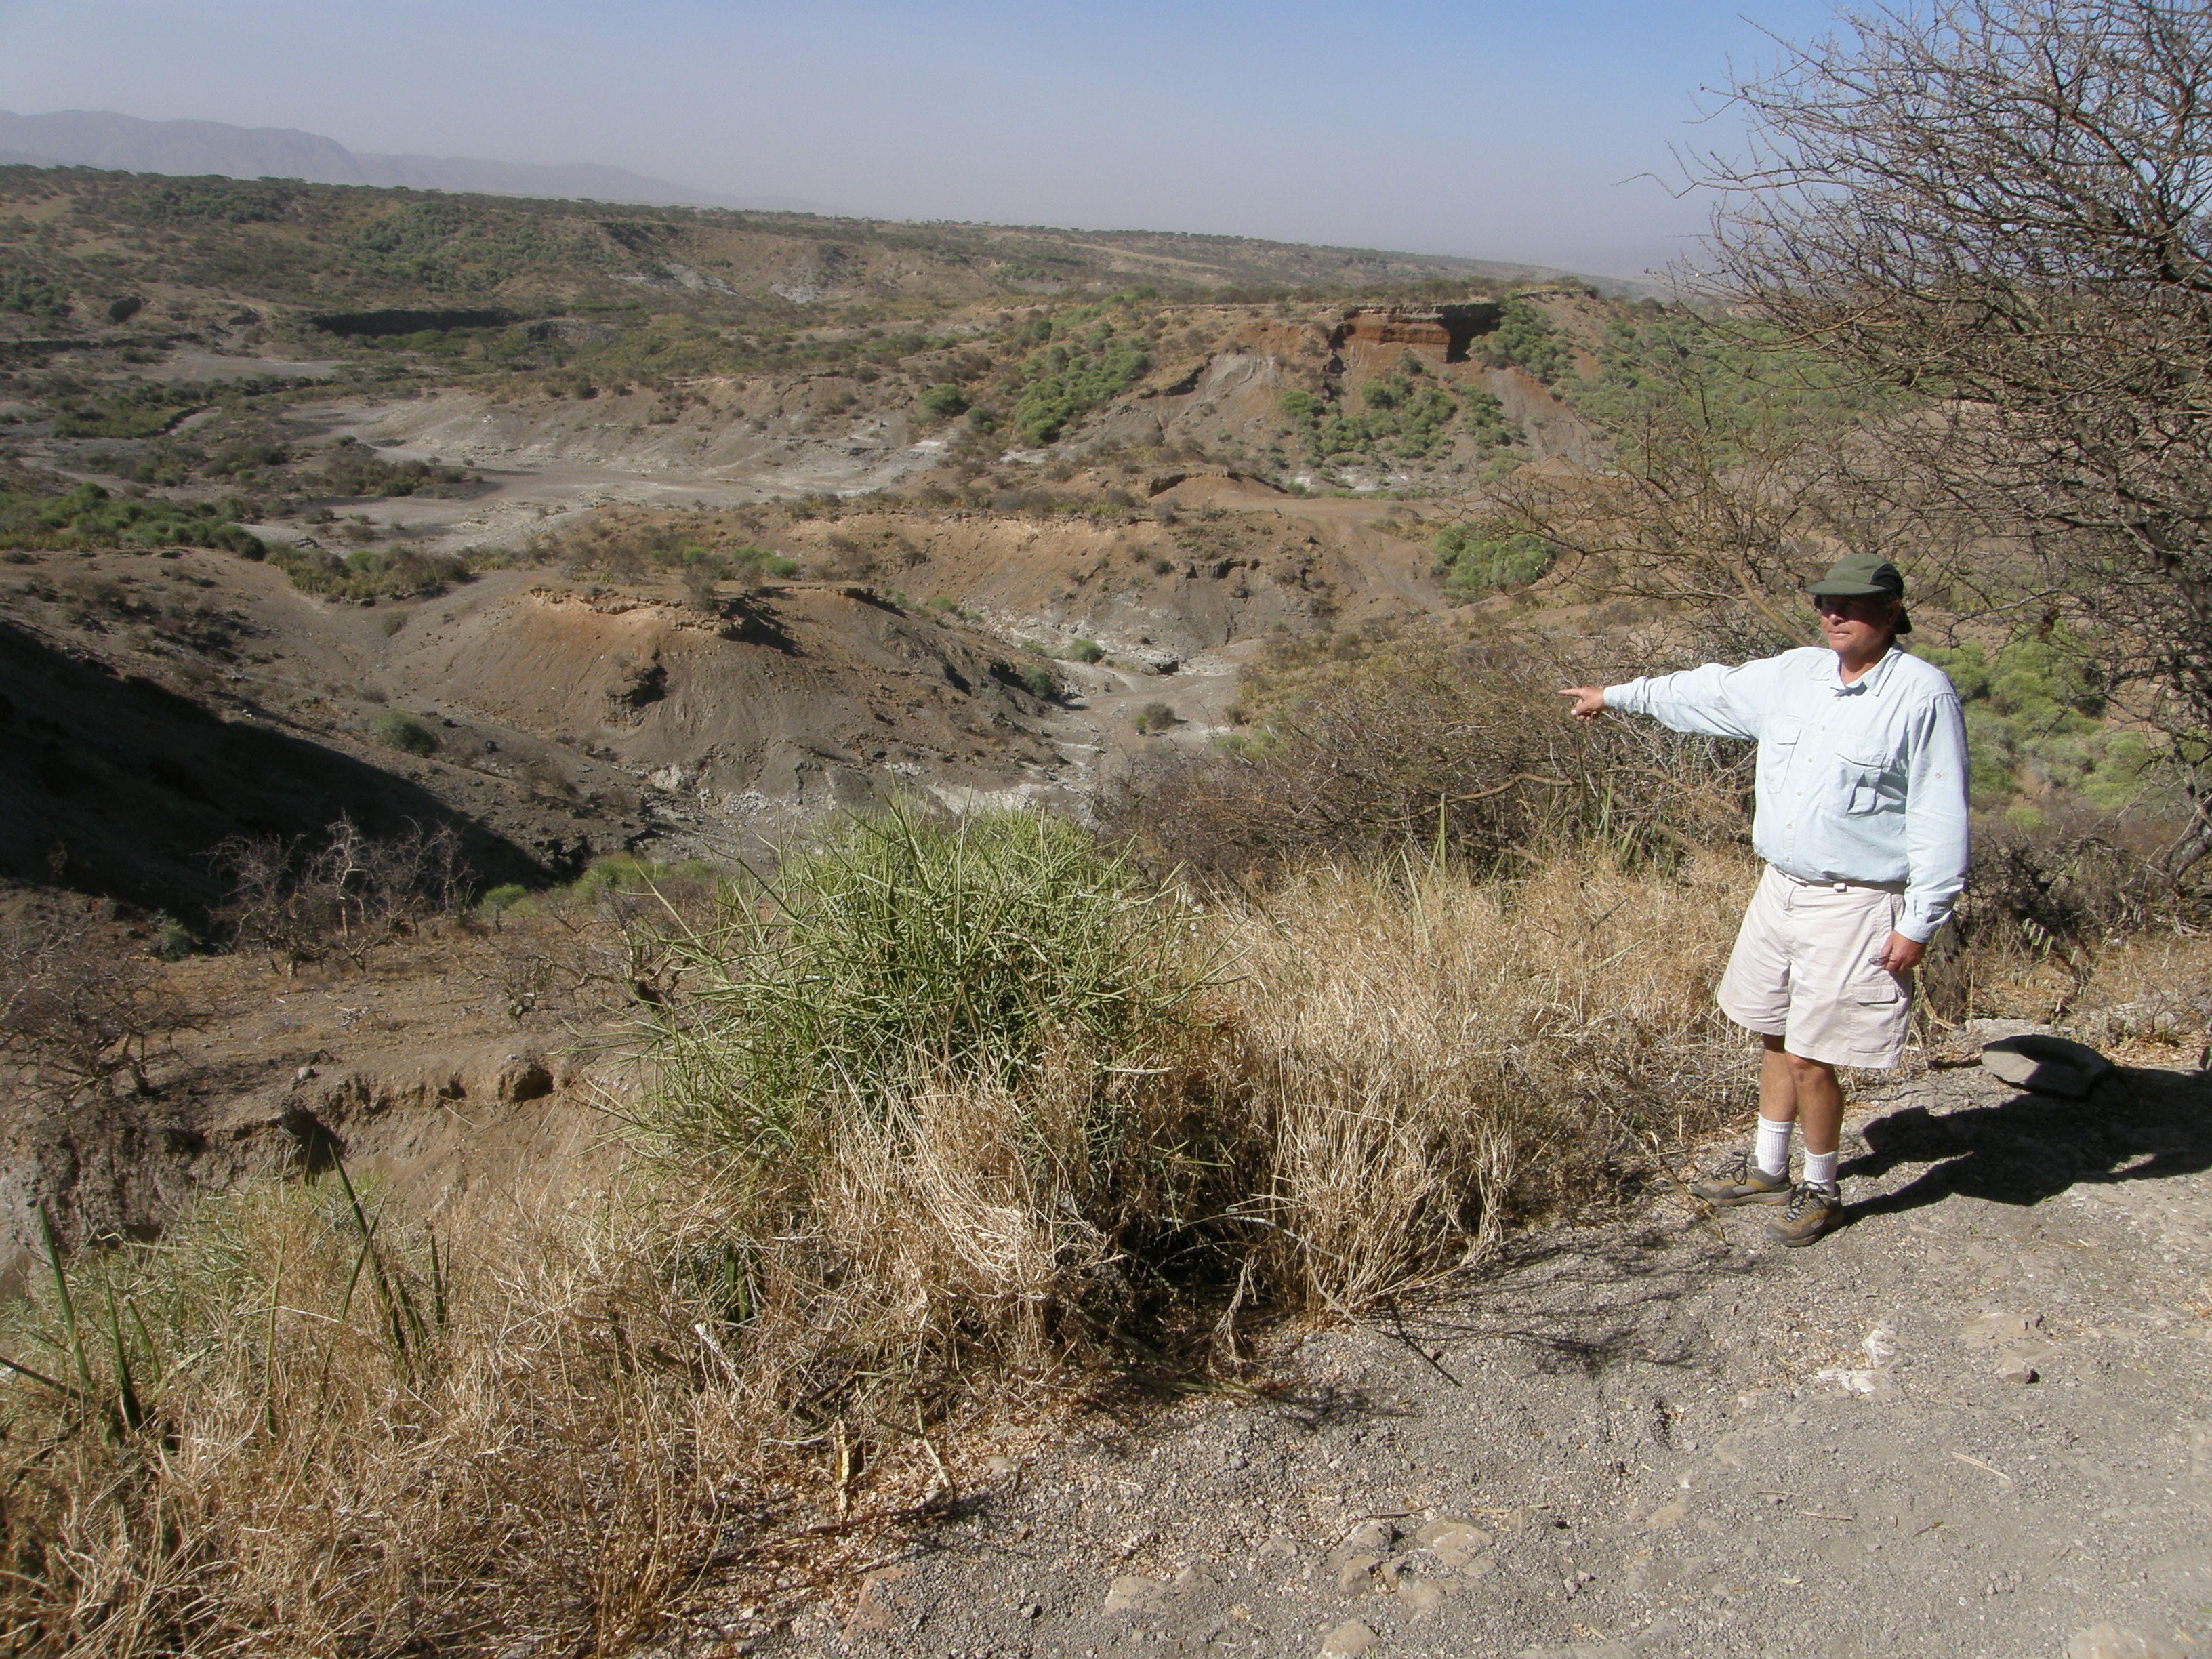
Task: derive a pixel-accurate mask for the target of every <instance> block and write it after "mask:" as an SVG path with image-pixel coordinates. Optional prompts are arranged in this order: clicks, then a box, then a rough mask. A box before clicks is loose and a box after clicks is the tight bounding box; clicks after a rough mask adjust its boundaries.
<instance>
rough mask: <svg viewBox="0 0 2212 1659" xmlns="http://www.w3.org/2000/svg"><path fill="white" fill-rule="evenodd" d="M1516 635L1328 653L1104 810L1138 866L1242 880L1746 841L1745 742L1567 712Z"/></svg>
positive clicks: (1151, 766)
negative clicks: (1270, 700) (1589, 840)
mask: <svg viewBox="0 0 2212 1659" xmlns="http://www.w3.org/2000/svg"><path fill="white" fill-rule="evenodd" d="M1559 684H1561V673H1560V669H1559V665H1558V663H1557V662H1556V661H1553V660H1547V659H1543V658H1541V657H1540V656H1539V655H1538V654H1537V653H1535V652H1534V649H1533V648H1532V647H1531V646H1530V645H1529V644H1528V642H1526V641H1519V640H1516V639H1514V638H1511V637H1508V636H1496V637H1491V636H1484V635H1474V636H1471V637H1468V638H1466V639H1461V640H1450V639H1447V638H1443V637H1438V636H1437V635H1431V634H1424V635H1419V636H1415V637H1410V638H1407V639H1403V640H1398V641H1391V642H1389V644H1388V645H1386V646H1384V647H1382V648H1378V649H1374V650H1370V651H1368V652H1366V653H1364V654H1362V655H1360V656H1358V658H1357V659H1354V660H1352V661H1349V662H1340V663H1326V664H1322V665H1316V667H1315V668H1314V669H1313V670H1312V671H1310V672H1308V673H1305V674H1304V675H1302V676H1300V677H1298V678H1297V679H1296V680H1295V681H1293V683H1292V684H1290V685H1288V686H1286V687H1285V688H1283V689H1282V690H1280V691H1279V693H1278V701H1277V702H1276V706H1275V707H1274V708H1273V709H1272V710H1271V711H1270V712H1269V713H1268V714H1267V717H1266V719H1265V720H1263V721H1262V723H1261V725H1260V726H1257V727H1255V731H1254V732H1253V733H1252V734H1251V735H1250V736H1249V737H1245V738H1240V739H1238V740H1237V741H1236V742H1235V743H1233V744H1230V745H1226V746H1225V747H1223V748H1220V749H1217V750H1212V751H1211V752H1201V753H1192V752H1186V751H1175V752H1170V753H1167V754H1160V755H1156V756H1154V757H1149V758H1147V759H1146V760H1145V761H1143V762H1140V763H1139V765H1138V767H1137V768H1136V769H1134V770H1133V772H1132V773H1131V775H1129V776H1128V777H1127V779H1126V780H1125V781H1123V782H1122V783H1121V786H1120V787H1119V788H1118V790H1117V791H1116V793H1115V795H1114V796H1113V797H1112V798H1111V799H1109V800H1108V801H1107V802H1106V803H1105V804H1104V806H1103V820H1104V822H1105V823H1106V826H1107V828H1108V829H1109V830H1110V831H1111V832H1112V833H1113V834H1115V835H1116V836H1121V837H1123V838H1126V839H1127V840H1129V841H1131V842H1133V843H1134V844H1135V845H1137V846H1139V848H1143V849H1144V850H1145V852H1146V856H1147V858H1148V860H1152V861H1156V862H1158V863H1159V864H1161V865H1164V866H1165V865H1176V866H1182V867H1183V868H1185V869H1187V870H1190V871H1194V872H1200V873H1203V874H1206V875H1222V876H1227V877H1230V878H1241V877H1243V875H1245V874H1246V873H1247V872H1259V873H1261V875H1263V876H1264V875H1266V874H1267V873H1268V872H1274V871H1278V870H1281V869H1283V868H1285V867H1287V866H1291V865H1293V864H1295V863H1297V861H1299V860H1308V859H1316V858H1320V859H1333V858H1343V857H1347V856H1351V857H1357V856H1361V855H1373V854H1389V853H1391V852H1394V851H1396V850H1398V849H1400V848H1419V849H1420V850H1421V851H1423V852H1425V853H1431V854H1432V853H1434V852H1436V851H1437V850H1438V849H1439V848H1441V849H1443V851H1444V852H1445V853H1446V854H1447V855H1448V856H1449V857H1452V858H1455V859H1459V860H1466V861H1468V862H1471V863H1474V864H1475V865H1478V866H1486V867H1487V866H1495V865H1496V864H1497V863H1498V860H1500V859H1502V858H1504V857H1506V856H1507V855H1508V854H1509V852H1510V849H1512V848H1528V847H1534V846H1540V845H1545V844H1548V843H1550V842H1554V841H1556V840H1558V839H1559V838H1560V837H1561V836H1566V835H1592V836H1597V837H1598V838H1600V839H1601V840H1605V841H1607V842H1613V844H1615V845H1618V846H1622V847H1626V848H1634V849H1638V850H1644V851H1649V850H1653V849H1657V848H1680V846H1681V845H1683V844H1685V843H1687V842H1699V841H1703V840H1705V839H1709V838H1714V837H1719V836H1726V837H1732V838H1738V839H1740V838H1741V835H1742V825H1743V811H1742V801H1743V799H1744V795H1745V792H1746V790H1747V787H1748V779H1749V772H1748V769H1747V763H1748V758H1749V751H1748V750H1747V748H1739V749H1726V748H1722V747H1720V746H1717V745H1716V744H1713V743H1712V742H1711V740H1709V739H1705V738H1682V737H1679V736H1676V735H1675V734H1673V733H1670V732H1664V731H1662V730H1661V729H1659V728H1658V727H1656V726H1653V725H1650V723H1647V722H1635V723H1631V722H1626V721H1605V722H1602V723H1601V724H1599V725H1598V726H1594V727H1593V726H1588V725H1586V724H1585V723H1584V722H1583V721H1580V720H1571V719H1569V718H1567V717H1566V715H1565V712H1564V705H1563V704H1562V703H1561V702H1560V699H1559V696H1558V695H1557V692H1556V690H1555V689H1554V688H1555V687H1557V686H1558V685H1559Z"/></svg>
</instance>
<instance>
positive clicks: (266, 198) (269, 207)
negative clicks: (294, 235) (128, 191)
mask: <svg viewBox="0 0 2212 1659" xmlns="http://www.w3.org/2000/svg"><path fill="white" fill-rule="evenodd" d="M291 204H292V192H291V191H288V190H285V189H283V188H282V187H281V186H276V185H265V184H247V183H246V182H244V181H243V180H240V179H179V180H177V181H176V182H175V183H173V184H161V185H153V186H152V187H150V188H149V189H146V190H143V191H139V192H138V194H137V197H135V198H134V199H133V200H132V201H131V202H130V203H129V204H127V205H126V206H125V213H126V214H128V215H129V216H131V217H134V218H137V219H141V220H143V221H145V222H147V223H149V224H156V225H168V224H198V225H209V224H220V225H254V224H265V223H268V222H270V221H271V220H276V219H281V218H283V216H284V211H285V210H286V209H287V208H289V206H290V205H291Z"/></svg>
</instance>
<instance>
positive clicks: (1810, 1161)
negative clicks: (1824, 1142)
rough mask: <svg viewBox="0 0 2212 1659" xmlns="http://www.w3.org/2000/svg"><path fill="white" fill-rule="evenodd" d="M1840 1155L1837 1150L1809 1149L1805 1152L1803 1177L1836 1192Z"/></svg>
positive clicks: (1811, 1182)
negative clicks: (1837, 1166) (1820, 1150)
mask: <svg viewBox="0 0 2212 1659" xmlns="http://www.w3.org/2000/svg"><path fill="white" fill-rule="evenodd" d="M1838 1156H1840V1154H1839V1153H1837V1152H1813V1151H1811V1150H1809V1149H1808V1151H1807V1152H1806V1153H1805V1174H1804V1177H1803V1178H1804V1179H1805V1180H1806V1181H1807V1182H1809V1183H1810V1184H1811V1185H1813V1186H1815V1187H1826V1188H1827V1189H1828V1190H1829V1191H1830V1192H1834V1191H1835V1190H1836V1159H1837V1158H1838Z"/></svg>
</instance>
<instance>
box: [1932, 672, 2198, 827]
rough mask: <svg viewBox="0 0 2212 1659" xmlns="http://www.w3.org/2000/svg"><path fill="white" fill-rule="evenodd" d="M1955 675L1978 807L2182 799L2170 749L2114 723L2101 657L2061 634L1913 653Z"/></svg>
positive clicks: (2110, 805)
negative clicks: (2063, 800)
mask: <svg viewBox="0 0 2212 1659" xmlns="http://www.w3.org/2000/svg"><path fill="white" fill-rule="evenodd" d="M1913 649H1914V654H1915V655H1916V656H1920V657H1924V658H1925V659H1928V660H1929V662H1932V663H1934V664H1935V665H1936V666H1937V667H1939V668H1941V669H1942V670H1943V671H1944V672H1945V673H1946V674H1948V675H1949V676H1950V679H1951V684H1952V685H1953V686H1954V688H1955V689H1956V690H1957V691H1958V693H1959V702H1960V708H1961V710H1962V712H1963V713H1964V714H1965V716H1966V755H1967V766H1968V789H1969V793H1970V798H1971V799H1972V803H1973V805H1975V806H1976V807H1978V808H1980V809H1983V810H1984V811H1999V810H2007V811H2011V812H2013V813H2014V814H2015V815H2016V816H2017V815H2019V814H2022V813H2028V814H2032V813H2033V812H2034V811H2035V810H2036V809H2035V808H2034V807H2033V805H2030V804H2029V803H2030V799H2031V798H2032V799H2048V798H2050V797H2052V796H2054V795H2055V796H2059V797H2071V798H2074V799H2079V800H2082V801H2086V802H2087V804H2089V805H2092V806H2094V807H2097V808H2099V809H2100V810H2104V811H2120V810H2123V809H2125V808H2129V807H2137V808H2142V807H2146V806H2147V807H2151V808H2154V809H2156V808H2163V807H2169V806H2172V805H2176V804H2177V802H2178V795H2177V792H2176V781H2175V778H2174V776H2173V775H2172V771H2171V769H2169V768H2167V767H2166V766H2165V765H2164V764H2163V762H2164V760H2165V758H2166V756H2165V751H2164V750H2162V749H2161V748H2160V746H2158V745H2156V744H2154V743H2153V742H2152V741H2151V740H2150V739H2149V738H2148V737H2147V736H2145V735H2144V734H2143V733H2142V732H2137V731H2134V730H2130V729H2127V728H2124V727H2118V726H2113V725H2112V724H2111V723H2109V722H2108V720H2107V718H2106V715H2107V712H2108V711H2107V707H2106V696H2105V691H2104V688H2103V686H2102V684H2100V671H2099V668H2098V665H2097V663H2096V659H2095V657H2094V654H2093V653H2092V652H2090V651H2088V650H2087V649H2086V648H2085V647H2084V646H2083V645H2082V642H2081V641H2079V640H2077V639H2075V638H2073V637H2072V636H2070V635H2067V634H2066V633H2064V632H2063V631H2054V632H2053V633H2052V634H2051V635H2048V636H2044V635H2031V636H2027V637H2024V638H2021V639H2015V640H2008V641H2005V642H2004V643H2002V644H2001V645H1999V646H1997V647H1995V649H1991V648H1990V647H1987V646H1985V645H1984V644H1983V643H1982V642H1981V641H1977V640H1968V641H1964V642H1962V643H1960V644H1959V645H1956V646H1949V647H1946V646H1938V645H1926V646H1917V647H1914V648H1913Z"/></svg>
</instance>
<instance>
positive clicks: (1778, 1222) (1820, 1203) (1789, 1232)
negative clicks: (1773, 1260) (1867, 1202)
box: [1766, 1181, 1844, 1247]
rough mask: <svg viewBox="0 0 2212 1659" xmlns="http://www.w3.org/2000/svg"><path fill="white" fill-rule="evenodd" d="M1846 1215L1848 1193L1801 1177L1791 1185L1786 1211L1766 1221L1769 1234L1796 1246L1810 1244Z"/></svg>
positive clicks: (1783, 1207)
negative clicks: (1845, 1195)
mask: <svg viewBox="0 0 2212 1659" xmlns="http://www.w3.org/2000/svg"><path fill="white" fill-rule="evenodd" d="M1843 1218H1844V1195H1843V1194H1841V1193H1838V1192H1834V1191H1832V1190H1831V1189H1830V1188H1826V1187H1815V1186H1814V1184H1813V1183H1812V1182H1809V1181H1801V1182H1798V1183H1797V1184H1796V1186H1795V1187H1792V1188H1790V1201H1789V1202H1788V1203H1787V1204H1785V1205H1784V1206H1782V1213H1781V1214H1780V1215H1778V1216H1777V1217H1775V1218H1774V1219H1773V1220H1771V1221H1770V1222H1768V1223H1767V1224H1766V1236H1767V1237H1769V1238H1774V1239H1779V1240H1780V1241H1781V1242H1782V1243H1784V1244H1788V1245H1790V1246H1792V1247H1795V1246H1796V1245H1799V1244H1810V1243H1812V1242H1813V1241H1814V1239H1816V1238H1818V1237H1820V1235H1821V1234H1822V1233H1825V1232H1826V1231H1828V1230H1829V1229H1830V1228H1831V1227H1833V1226H1834V1225H1836V1224H1837V1223H1838V1221H1841V1220H1842V1219H1843Z"/></svg>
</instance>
